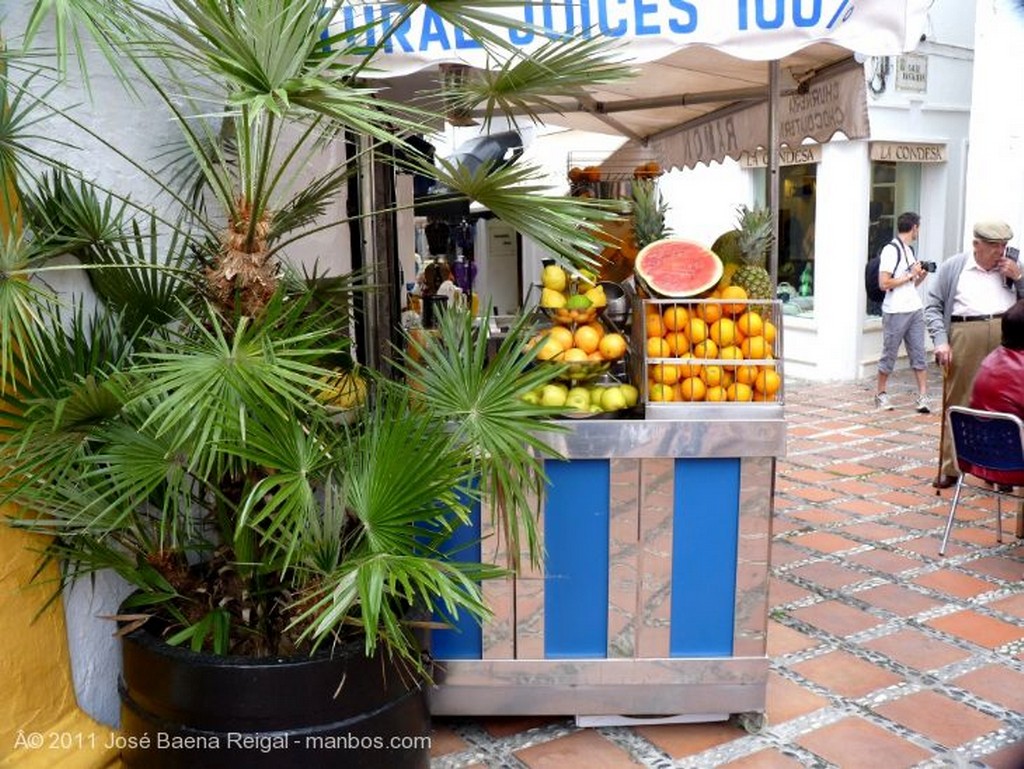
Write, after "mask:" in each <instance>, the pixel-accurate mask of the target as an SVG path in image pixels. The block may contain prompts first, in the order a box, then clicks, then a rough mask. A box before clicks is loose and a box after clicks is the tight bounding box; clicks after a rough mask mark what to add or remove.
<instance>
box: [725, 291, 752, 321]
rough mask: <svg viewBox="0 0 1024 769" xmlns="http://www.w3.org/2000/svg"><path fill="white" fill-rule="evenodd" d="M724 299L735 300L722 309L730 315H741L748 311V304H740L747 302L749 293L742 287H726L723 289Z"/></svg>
mask: <svg viewBox="0 0 1024 769" xmlns="http://www.w3.org/2000/svg"><path fill="white" fill-rule="evenodd" d="M722 299H727V300H728V299H731V300H733V302H727V303H724V304H723V305H722V309H723V310H725V311H726V312H727V313H729V314H730V315H739V314H740V313H741V312H743V311H744V310H746V309H747V305H746V304H739V302H740V301H742V302H746V300H747V292H746V290H745V289H744V288H743V287H742V286H726V287H725V288H723V289H722Z"/></svg>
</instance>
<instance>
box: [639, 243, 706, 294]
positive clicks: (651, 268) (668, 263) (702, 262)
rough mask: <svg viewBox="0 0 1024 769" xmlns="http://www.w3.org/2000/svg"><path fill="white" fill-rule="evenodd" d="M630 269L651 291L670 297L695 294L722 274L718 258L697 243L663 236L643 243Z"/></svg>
mask: <svg viewBox="0 0 1024 769" xmlns="http://www.w3.org/2000/svg"><path fill="white" fill-rule="evenodd" d="M633 269H634V270H635V271H636V274H637V275H638V276H639V277H640V279H641V280H643V282H644V283H645V284H646V286H647V288H649V289H650V290H651V292H652V293H654V294H656V295H658V296H664V297H669V298H672V299H675V298H682V297H687V296H696V295H697V294H701V293H703V292H705V291H707V290H708V289H710V288H714V287H715V285H716V284H717V283H718V280H719V278H721V277H722V269H723V268H722V260H721V259H719V258H718V256H716V255H715V253H714V252H712V251H709V250H708V249H706V248H704V246H702V245H700V244H699V243H694V242H692V241H689V240H681V239H679V238H664V239H662V240H656V241H654V242H653V243H651V244H649V245H647V246H644V247H643V248H642V249H641V250H640V253H639V254H637V255H636V262H635V263H634V265H633Z"/></svg>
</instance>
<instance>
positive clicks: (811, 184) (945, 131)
mask: <svg viewBox="0 0 1024 769" xmlns="http://www.w3.org/2000/svg"><path fill="white" fill-rule="evenodd" d="M980 1H981V2H984V1H985V0H980ZM990 1H991V0H990ZM997 1H998V0H997ZM1005 1H1006V2H1010V0H1005ZM924 38H925V39H924V40H922V41H921V43H920V45H919V46H918V48H917V50H916V51H915V52H913V53H912V54H907V55H904V56H898V57H868V58H866V59H864V60H863V62H862V63H861V68H862V71H863V78H864V85H865V93H866V101H867V126H868V128H867V131H866V132H864V134H865V135H864V136H863V138H858V139H852V140H851V139H848V138H846V136H844V135H843V134H842V133H841V132H840V133H835V134H834V135H833V136H832V137H831V139H829V140H827V141H824V142H822V143H808V144H804V145H802V146H799V147H796V148H784V150H783V152H782V167H781V168H780V173H779V180H778V183H779V192H780V226H779V229H778V234H779V244H780V245H779V251H780V255H779V272H778V274H779V282H780V288H781V291H782V293H783V295H784V296H787V297H788V299H789V301H787V302H786V303H785V305H784V312H785V318H784V322H785V334H784V339H785V350H784V354H785V365H786V373H787V375H788V376H795V377H800V378H805V379H812V380H816V381H829V380H849V379H855V378H860V377H863V376H867V375H870V374H872V373H873V372H874V371H875V368H876V365H877V362H878V358H879V355H880V352H881V317H880V315H878V314H877V313H878V308H877V307H869V306H868V302H867V299H866V295H865V289H864V267H865V264H866V261H867V259H868V256H869V254H871V253H873V252H874V251H875V250H876V249H877V248H878V247H879V244H884V243H885V242H887V240H888V239H889V238H891V237H892V236H893V235H894V234H895V226H896V218H897V217H898V215H899V214H900V213H901V212H904V211H915V212H917V213H919V214H920V215H921V235H920V242H919V243H918V244H917V246H916V250H917V254H918V257H919V258H920V259H922V260H925V261H933V262H941V261H942V260H943V259H945V258H947V257H948V256H950V255H952V254H954V253H956V252H958V251H960V250H961V249H962V246H963V234H964V232H965V226H966V225H965V208H966V191H965V187H966V180H967V169H968V137H969V133H970V130H971V96H972V69H973V58H974V8H973V7H972V6H971V5H969V4H959V3H956V4H953V3H945V4H943V3H936V4H935V6H933V8H932V9H931V11H930V12H929V18H928V25H927V28H926V32H925V35H924ZM859 58H860V57H858V59H859ZM838 77H844V76H842V75H840V76H838ZM845 77H849V73H847V75H846V76H845ZM800 98H801V97H800V96H798V95H793V96H784V97H783V99H782V104H781V105H780V112H781V120H783V121H784V120H785V119H786V114H787V105H789V104H790V103H791V100H798V99H800ZM802 107H803V105H801V104H797V103H796V102H792V111H793V112H794V114H796V113H797V112H799V110H800V109H801V108H802ZM838 110H839V107H836V108H835V111H836V114H838V112H837V111H838ZM825 114H826V115H827V113H825ZM837 123H838V119H837ZM1019 136H1020V134H1018V143H1019ZM758 155H760V157H758ZM765 165H766V163H765V157H764V154H763V153H756V154H746V155H743V156H742V157H741V158H740V160H739V161H733V160H730V159H726V160H725V161H723V162H722V163H712V164H710V165H698V166H696V167H695V168H691V169H686V170H674V171H672V172H671V173H668V174H666V175H665V176H664V177H663V178H662V184H661V189H662V192H663V195H664V196H665V198H666V200H667V201H668V202H669V205H670V212H669V223H670V225H671V226H672V228H673V230H674V232H675V234H676V235H678V236H680V237H685V238H690V239H692V240H696V241H698V242H701V243H704V244H705V245H709V246H710V245H711V244H712V243H713V242H714V240H715V239H716V238H717V237H718V235H720V234H721V233H722V232H724V231H726V230H728V229H731V228H732V227H733V225H734V221H735V212H736V208H737V206H738V205H739V204H741V203H747V204H751V203H755V204H765V202H766V198H767V195H766V188H767V182H766V173H765V169H764V166H765ZM1017 167H1018V168H1019V167H1020V164H1019V163H1018V165H1017ZM1018 185H1019V186H1024V185H1021V184H1020V182H1019V180H1018ZM995 213H996V212H993V213H992V215H994V214H995ZM920 291H922V293H924V292H926V291H927V282H926V283H925V284H923V285H922V286H921V288H920ZM901 365H905V359H904V361H901V362H900V363H898V364H897V366H898V367H899V366H901Z"/></svg>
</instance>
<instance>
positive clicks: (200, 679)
mask: <svg viewBox="0 0 1024 769" xmlns="http://www.w3.org/2000/svg"><path fill="white" fill-rule="evenodd" d="M123 659H124V671H123V673H122V678H121V681H120V682H119V690H120V694H121V734H120V736H119V740H120V746H121V756H122V759H123V761H124V764H125V766H127V767H131V769H234V768H237V769H282V768H284V767H302V769H319V768H320V767H324V768H326V767H346V769H382V767H388V769H427V767H429V765H430V750H429V735H430V716H429V713H428V710H427V700H426V691H425V689H424V687H422V686H420V685H418V684H419V682H418V681H414V680H411V676H410V674H408V673H406V672H403V671H402V670H401V669H399V668H398V667H396V666H395V665H394V664H393V663H392V662H390V661H389V660H388V659H387V657H386V656H385V655H383V654H378V655H377V656H375V657H370V658H368V657H366V656H365V654H364V653H363V650H362V646H361V645H353V646H350V647H346V648H345V649H342V650H335V652H334V656H333V657H328V656H326V655H324V656H314V657H302V658H296V659H285V660H277V659H250V658H246V657H216V656H213V655H206V654H196V653H193V652H191V651H189V650H188V649H182V648H178V647H171V646H167V645H166V644H165V643H163V642H162V641H161V640H160V639H158V638H157V637H155V636H154V635H152V634H150V633H148V632H146V631H145V629H141V630H136V631H134V632H132V633H130V634H128V635H127V636H125V637H124V639H123Z"/></svg>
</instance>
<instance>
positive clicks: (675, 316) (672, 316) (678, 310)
mask: <svg viewBox="0 0 1024 769" xmlns="http://www.w3.org/2000/svg"><path fill="white" fill-rule="evenodd" d="M661 320H662V323H663V324H664V326H665V330H666V331H682V330H683V329H684V328H685V327H686V323H687V321H689V320H690V313H688V312H687V311H686V308H685V307H683V306H682V305H679V304H673V305H671V306H670V307H667V308H666V309H665V312H664V313H663V314H662V316H661Z"/></svg>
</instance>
